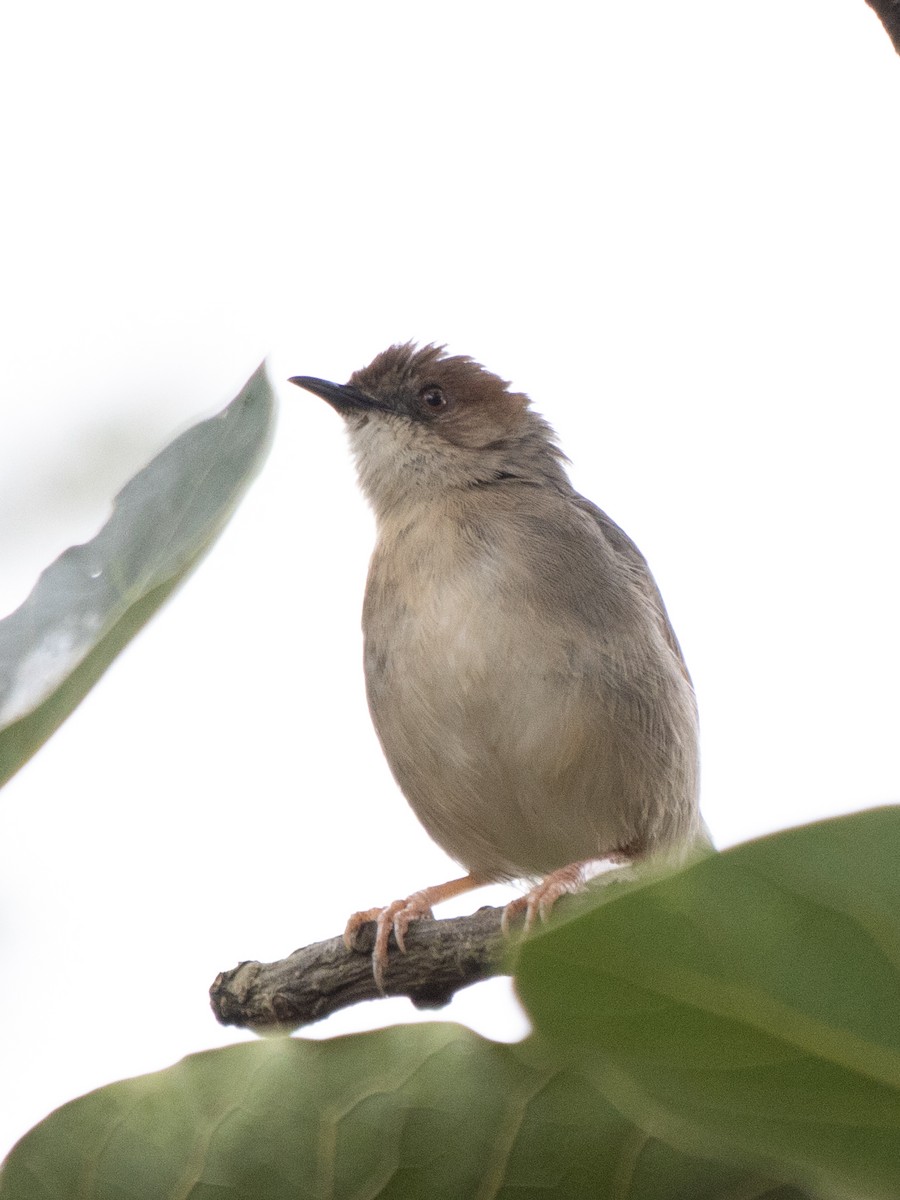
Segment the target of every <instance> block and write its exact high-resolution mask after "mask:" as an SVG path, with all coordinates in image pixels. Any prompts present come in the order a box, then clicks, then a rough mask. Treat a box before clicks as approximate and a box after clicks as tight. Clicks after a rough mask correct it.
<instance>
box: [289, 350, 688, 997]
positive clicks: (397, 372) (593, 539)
mask: <svg viewBox="0 0 900 1200" xmlns="http://www.w3.org/2000/svg"><path fill="white" fill-rule="evenodd" d="M291 382H292V383H295V384H297V385H298V386H300V387H302V388H305V389H306V390H307V391H310V392H313V393H315V394H316V395H318V396H321V397H322V398H323V399H325V400H327V401H328V403H329V404H331V405H332V407H333V408H335V409H336V410H337V411H338V412H339V413H340V414H341V416H342V417H343V418H344V421H345V423H346V427H347V429H348V431H349V435H350V443H351V446H352V450H353V454H354V456H355V459H356V466H357V470H358V475H359V482H360V485H361V487H362V490H363V492H364V493H365V495H366V497H367V498H368V500H369V502H370V504H371V506H372V508H373V510H374V513H375V518H376V523H377V544H376V546H375V551H374V553H373V555H372V561H371V565H370V568H369V577H368V582H367V584H366V594H365V602H364V607H363V631H364V635H365V656H364V657H365V677H366V689H367V693H368V700H369V708H370V711H371V714H372V720H373V722H374V725H375V729H376V731H377V733H378V737H379V738H380V740H381V745H382V747H383V748H384V753H385V755H386V757H387V760H388V763H389V764H390V767H391V770H392V771H393V773H394V776H395V778H396V780H397V783H398V784H399V785H400V788H401V790H402V792H403V794H404V795H405V797H406V799H407V800H408V801H409V803H410V805H411V806H412V808H413V811H414V812H415V814H416V816H417V817H418V818H419V820H420V821H421V822H422V824H423V825H424V826H425V829H426V830H427V831H428V833H429V834H430V835H431V836H432V837H433V838H434V840H435V841H436V842H437V843H438V844H439V845H440V846H442V847H443V848H444V849H445V850H446V851H447V853H448V854H449V855H450V856H451V857H452V858H454V859H456V860H457V861H458V862H460V863H461V864H462V865H463V866H464V867H465V868H466V870H467V872H468V874H467V875H466V876H464V877H463V878H461V879H455V880H452V881H451V882H449V883H445V884H440V885H437V886H434V887H427V888H425V889H424V890H423V891H421V892H416V893H415V894H413V895H412V896H409V897H407V898H405V899H403V900H397V901H394V903H392V904H389V905H387V906H386V907H384V908H380V909H372V910H371V911H368V912H363V913H357V914H356V915H355V916H354V917H351V919H350V922H349V924H348V931H351V930H352V929H354V928H355V927H357V926H358V925H359V924H361V923H362V922H363V921H365V920H372V919H375V920H377V933H376V943H375V950H374V955H373V959H374V968H375V975H376V979H377V980H378V981H379V983H380V984H381V983H382V982H383V979H384V971H385V965H386V962H387V950H388V941H389V938H390V934H391V931H392V930H393V931H394V934H395V936H396V939H397V942H398V944H399V946H400V948H401V949H403V948H404V942H403V939H404V934H405V932H406V929H407V928H408V926H409V923H410V921H411V920H414V919H415V918H417V917H421V916H426V915H427V916H430V915H431V906H432V905H433V904H436V903H438V902H439V901H441V900H446V899H448V898H449V897H451V896H455V895H458V894H460V893H462V892H465V891H468V890H469V889H471V888H476V887H479V886H481V885H483V884H485V883H488V882H493V881H497V880H510V879H524V878H531V879H534V878H537V877H544V878H543V881H542V882H541V883H539V884H538V885H537V886H536V887H534V888H532V890H531V891H530V892H529V893H528V895H527V896H524V897H522V898H520V899H519V900H514V901H513V902H512V904H511V905H509V906H508V908H507V912H506V914H505V916H506V917H507V918H508V917H511V916H515V915H516V914H517V913H520V912H522V911H524V912H525V914H526V922H527V924H531V923H532V922H533V920H534V919H535V916H536V915H537V914H540V915H541V916H542V917H543V916H544V915H545V914H546V912H547V911H548V910H549V907H550V906H551V905H552V904H553V902H554V900H555V899H556V898H558V896H560V895H561V894H562V893H563V892H566V891H573V890H576V889H577V888H578V887H579V886H580V884H581V882H582V880H583V875H584V869H585V867H586V865H587V864H589V863H590V862H592V861H594V860H598V859H609V860H613V861H614V862H618V863H627V862H634V861H636V860H639V859H642V858H644V857H645V856H647V855H649V854H651V853H654V852H657V851H661V850H667V851H671V852H674V853H676V854H678V853H681V852H682V851H686V850H687V849H689V848H690V847H691V846H692V844H694V843H695V842H698V841H700V840H701V839H702V838H703V836H704V834H703V824H702V821H701V819H700V814H699V807H698V747H697V712H696V705H695V701H694V692H693V688H692V685H691V680H690V676H689V675H688V672H687V668H686V667H685V664H684V659H683V658H682V654H681V650H680V648H679V645H678V641H677V640H676V637H675V634H674V632H673V631H672V627H671V625H670V624H669V619H668V617H667V615H666V610H665V607H664V606H663V602H662V598H661V596H660V594H659V591H658V589H657V587H656V584H655V582H654V580H653V576H652V575H651V574H650V571H649V568H648V567H647V564H646V562H645V560H644V558H643V556H642V555H641V553H640V551H639V550H638V549H637V547H636V546H635V545H634V543H633V542H632V541H631V540H630V539H629V538H628V537H627V536H626V535H625V534H624V533H623V532H622V530H621V529H619V527H618V526H617V525H616V524H615V523H614V522H613V521H611V520H610V518H609V517H608V516H606V514H605V513H603V512H601V511H600V509H599V508H596V507H595V506H594V505H593V504H591V502H590V501H589V500H585V499H584V497H583V496H580V495H579V494H578V493H577V492H576V491H575V490H574V489H573V487H572V485H571V483H570V482H569V479H568V476H567V475H566V472H565V469H564V467H563V463H564V461H566V460H565V456H564V455H563V453H562V451H561V450H560V449H559V448H558V446H557V444H556V441H555V436H554V434H553V431H552V429H551V428H550V426H549V425H548V424H547V422H546V421H545V420H544V419H543V418H542V417H541V416H539V415H538V414H537V413H536V412H535V411H534V410H533V409H532V408H531V407H530V402H529V400H528V397H527V396H525V395H522V394H521V393H519V392H514V391H511V390H510V386H509V384H508V383H506V382H504V381H503V380H502V379H500V378H498V376H496V375H493V374H491V373H490V372H489V371H487V370H485V368H484V367H482V366H480V365H479V364H478V363H476V362H475V361H473V360H472V359H471V358H467V357H463V356H457V355H454V356H450V355H447V354H446V353H445V352H444V349H443V347H438V346H433V345H432V346H425V347H424V348H421V349H419V348H417V347H416V346H415V345H413V344H412V343H410V344H407V345H398V346H391V347H390V349H388V350H385V351H384V352H383V353H381V354H379V355H378V356H377V358H375V359H374V361H373V362H371V363H370V364H369V366H367V367H364V368H363V369H362V370H359V371H356V372H355V373H354V374H353V375H352V376H351V377H350V381H349V382H348V383H346V384H338V383H330V382H328V381H327V380H323V379H316V378H312V377H310V376H296V377H294V378H293V379H292V380H291Z"/></svg>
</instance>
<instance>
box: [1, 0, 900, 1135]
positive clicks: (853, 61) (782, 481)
mask: <svg viewBox="0 0 900 1200" xmlns="http://www.w3.org/2000/svg"><path fill="white" fill-rule="evenodd" d="M0 111H2V112H3V114H4V117H3V127H2V165H3V179H4V182H3V188H2V199H0V206H2V209H0V211H2V222H0V225H2V228H0V239H2V240H0V328H2V329H3V338H2V341H0V379H2V396H3V399H2V401H0V404H2V413H3V431H4V436H3V438H2V442H0V561H2V564H3V570H2V573H0V612H8V611H11V610H12V609H13V608H15V607H16V606H17V605H18V604H19V603H20V602H21V601H22V600H23V599H24V597H25V595H26V594H27V593H28V591H29V590H30V588H31V586H32V584H33V583H34V580H35V578H36V577H37V575H38V573H39V572H40V570H41V569H42V568H43V567H44V566H45V565H46V564H47V563H48V562H50V561H51V560H52V559H53V558H54V557H55V556H56V555H57V554H59V553H60V552H61V551H62V550H63V549H64V548H65V547H66V546H68V545H70V544H72V543H73V542H79V541H84V540H86V539H87V538H89V537H91V536H92V535H93V533H94V532H95V531H96V529H97V528H98V527H99V525H100V524H102V523H103V521H104V520H105V519H106V517H107V515H108V512H109V504H110V500H111V498H112V496H113V495H114V494H115V492H116V491H117V490H118V489H119V488H120V487H121V486H122V484H123V483H124V482H125V481H126V480H127V479H128V478H129V477H130V476H131V475H132V474H134V472H135V471H136V470H138V469H139V468H140V467H141V466H142V465H143V464H144V463H145V462H146V461H147V460H148V459H149V458H150V457H151V455H152V454H153V453H155V452H156V451H157V450H158V449H159V448H161V446H163V445H164V444H165V443H166V442H167V441H169V440H170V439H171V437H172V436H174V434H176V433H177V432H180V431H181V429H183V428H184V427H186V426H187V425H188V424H190V423H192V422H193V421H194V420H196V419H198V418H200V417H204V416H206V415H208V414H209V413H210V412H212V411H214V410H216V409H218V408H220V407H221V406H223V405H224V404H225V403H226V402H227V401H228V400H229V399H230V398H231V397H232V396H233V395H234V394H235V393H236V392H237V391H238V390H239V388H240V386H241V385H242V384H243V382H244V380H245V379H246V377H247V376H248V375H249V374H250V373H251V372H252V370H253V368H254V367H255V366H256V364H257V362H258V361H259V360H260V359H261V358H262V357H263V356H264V355H266V354H269V355H270V368H271V374H272V377H273V379H275V380H276V381H277V382H278V386H279V390H280V392H281V398H282V407H281V415H280V421H279V428H278V431H277V435H276V440H275V444H274V448H273V451H272V454H271V457H270V459H269V461H268V463H267V464H266V466H265V468H264V471H263V474H262V475H261V477H260V478H259V479H258V481H257V482H256V484H255V485H254V487H253V489H252V490H251V492H250V493H249V494H248V496H247V499H246V501H245V503H244V504H243V506H242V507H241V509H240V510H239V511H238V514H237V515H236V517H235V519H234V521H233V522H232V524H231V525H230V526H229V528H228V529H227V530H226V532H225V534H224V535H223V537H222V538H221V541H220V542H219V543H218V545H217V546H216V547H215V549H214V550H213V552H212V554H211V555H210V557H209V558H208V559H207V560H206V561H205V562H204V563H203V564H202V565H201V567H200V569H199V570H198V571H197V573H196V574H195V575H194V576H193V577H192V578H191V579H190V580H189V582H188V583H187V585H186V586H185V587H184V588H183V589H182V590H181V591H180V592H179V593H178V594H177V595H176V596H175V598H174V599H173V600H172V601H171V602H170V604H169V605H168V606H167V608H166V609H165V610H164V611H163V612H161V613H160V614H159V615H158V616H157V618H156V619H155V620H154V621H153V622H152V624H151V625H150V627H149V628H147V629H146V630H145V631H144V632H143V633H142V634H141V635H140V637H139V638H138V639H137V640H136V642H135V643H133V644H132V646H131V647H130V648H129V649H128V650H127V651H126V653H125V654H123V655H122V657H121V658H120V659H119V660H118V662H117V663H116V664H115V665H114V667H113V668H112V669H111V670H110V671H109V672H108V674H107V675H106V677H105V678H104V679H103V680H102V681H101V683H100V685H99V686H98V687H97V688H96V689H95V691H94V692H93V693H92V694H91V695H90V696H89V697H88V699H87V700H86V701H85V702H84V703H83V705H82V706H81V707H80V709H79V710H78V711H77V712H76V713H75V714H74V715H73V716H72V717H71V718H70V720H69V721H68V722H67V723H66V724H65V725H64V726H63V728H62V729H61V730H60V731H59V733H58V734H57V735H56V736H55V737H54V738H53V739H52V740H51V742H50V743H48V745H47V746H46V747H45V748H44V749H43V750H42V751H41V752H40V753H39V754H38V755H37V757H36V758H35V759H34V760H33V761H32V762H31V763H30V764H29V765H28V766H27V767H26V768H25V769H24V770H23V771H22V772H21V773H20V774H19V775H18V776H17V777H16V778H15V779H14V780H13V781H12V782H11V783H10V784H9V785H8V786H7V788H6V789H5V793H4V795H2V796H0V1064H2V1068H0V1070H2V1082H0V1154H2V1152H3V1151H4V1150H5V1149H7V1148H8V1146H9V1145H10V1144H11V1142H12V1141H13V1139H14V1138H15V1137H17V1136H19V1135H20V1134H21V1133H23V1132H24V1131H25V1130H26V1129H27V1128H29V1127H30V1126H31V1125H32V1124H33V1123H34V1122H36V1121H37V1120H39V1119H40V1118H41V1117H42V1116H44V1115H45V1114H46V1112H48V1111H49V1110H50V1109H51V1108H52V1107H54V1106H56V1105H58V1104H60V1103H62V1102H63V1101H65V1100H67V1099H70V1098H72V1097H74V1096H76V1095H78V1094H80V1093H81V1092H84V1091H86V1090H88V1089H90V1088H93V1087H96V1086H99V1085H101V1084H103V1083H106V1082H109V1081H112V1080H115V1079H118V1078H122V1077H125V1076H128V1075H132V1074H136V1073H140V1072H144V1071H149V1070H154V1069H157V1068H161V1067H165V1066H167V1065H169V1064H170V1063H172V1062H174V1061H176V1060H177V1059H178V1058H179V1057H181V1056H182V1055H183V1054H185V1053H189V1052H191V1051H194V1050H200V1049H204V1048H207V1047H210V1046H215V1045H221V1044H225V1043H228V1042H231V1041H234V1040H236V1039H240V1038H244V1037H245V1036H246V1035H243V1034H240V1033H236V1032H234V1031H227V1030H223V1029H221V1028H220V1027H219V1026H217V1025H216V1023H215V1021H214V1019H213V1017H212V1016H211V1014H210V1012H209V1010H208V1007H207V998H206V992H207V988H208V986H209V984H210V982H211V981H212V979H213V977H214V976H215V975H216V973H217V972H218V971H219V970H221V969H224V968H227V967H231V966H233V965H234V964H235V963H237V961H238V960H239V959H243V958H260V959H274V958H280V957H282V956H283V955H284V954H286V953H288V952H289V951H291V950H292V949H294V948H295V947H296V946H298V945H302V944H305V943H307V942H311V941H315V940H319V939H321V938H325V937H330V936H332V935H333V934H335V933H337V932H338V931H339V930H340V929H341V928H342V926H343V922H344V920H345V918H346V916H347V914H348V913H349V912H351V911H352V910H354V909H357V908H361V907H368V906H369V905H371V904H374V903H376V902H386V901H388V900H390V899H392V898H394V897H395V896H398V895H404V894H406V893H408V892H409V891H412V890H414V889H415V888H417V887H420V886H422V885H425V884H428V883H434V882H438V881H441V880H443V879H445V878H450V877H452V876H453V875H454V874H455V873H457V868H456V867H455V865H454V864H452V863H450V862H449V860H447V859H446V858H445V857H444V855H443V854H442V853H441V852H440V851H439V850H438V849H437V848H436V847H435V846H433V845H432V844H431V843H430V842H429V840H428V839H427V837H426V836H425V834H424V832H423V831H421V830H420V828H419V827H418V825H417V823H416V821H415V819H414V817H413V816H412V815H411V813H410V812H409V811H408V810H407V808H406V805H405V802H404V801H403V800H402V798H401V797H400V796H399V794H398V792H397V790H396V788H395V786H394V784H393V782H392V780H391V777H390V774H389V772H388V769H387V767H386V765H385V763H384V761H383V759H382V757H381V754H380V751H379V748H378V745H377V742H376V739H375V736H374V734H373V732H372V730H371V728H370V726H369V721H368V715H367V712H366V708H365V700H364V694H363V682H362V670H361V662H360V658H361V639H360V633H359V609H360V603H361V597H362V589H363V583H364V578H365V570H366V563H367V558H368V552H369V549H370V546H371V541H372V522H371V518H370V516H369V514H368V512H367V510H366V508H365V505H364V502H363V501H362V499H361V497H360V496H359V493H358V492H357V490H356V487H355V482H354V477H353V470H352V465H351V462H350V459H349V455H348V453H347V449H346V446H345V442H344V436H343V431H342V429H341V422H340V419H339V418H338V417H337V416H336V414H335V413H334V412H332V411H331V410H330V409H329V408H328V407H327V405H325V404H324V403H322V402H321V401H318V400H316V399H315V398H314V397H312V396H309V395H306V394H304V393H302V392H299V391H297V390H296V389H294V388H292V387H290V386H288V385H282V384H281V382H280V381H282V380H283V379H284V378H285V377H286V376H288V375H290V374H296V373H305V374H314V375H321V376H325V377H328V378H334V379H337V380H344V379H346V378H347V376H348V375H349V374H350V372H351V371H352V370H353V369H354V368H356V367H358V366H361V365H362V364H364V363H366V362H367V361H369V359H370V358H371V357H372V356H373V355H374V354H375V353H376V352H377V351H379V350H381V349H383V348H384V347H385V346H387V345H388V344H390V343H391V342H394V341H404V340H406V339H408V338H410V337H412V338H416V339H418V340H422V341H430V340H435V341H440V342H446V343H448V345H449V347H450V348H451V349H452V350H453V351H454V352H457V353H470V354H473V355H474V356H475V357H477V358H478V359H480V360H481V361H483V362H484V363H485V364H486V365H487V366H488V367H489V368H490V369H492V370H494V371H496V372H498V373H499V374H501V375H503V376H504V377H506V378H509V379H511V380H512V381H513V382H514V383H515V385H516V387H517V388H521V389H523V390H525V391H527V392H528V393H529V394H530V395H531V396H532V397H533V399H534V401H535V404H536V406H537V407H538V408H539V409H540V410H541V411H542V412H543V413H545V415H546V416H547V417H548V418H549V419H550V421H551V422H552V423H553V424H554V425H555V427H556V428H557V430H558V432H559V434H560V437H561V440H562V444H563V447H564V448H565V449H566V450H567V452H568V453H569V455H570V457H571V458H572V459H573V460H574V465H573V468H572V474H573V478H574V480H575V482H576V484H577V486H578V487H579V488H580V489H581V490H582V491H584V492H585V493H586V494H587V495H588V496H590V497H591V499H593V500H595V501H596V502H597V503H599V504H600V505H601V507H603V508H604V509H606V510H607V511H608V512H609V513H610V515H611V516H612V517H614V519H615V520H617V521H618V522H619V523H620V524H622V525H623V526H624V528H625V529H626V530H627V531H628V532H629V533H630V534H631V535H632V537H634V539H635V540H636V541H637V543H638V544H639V545H640V546H641V548H642V549H643V551H644V553H645V554H646V555H647V557H648V558H649V560H650V563H651V566H652V567H653V569H654V572H655V574H656V576H657V579H658V581H659V583H660V585H661V588H662V590H663V594H664V596H665V598H666V601H667V604H668V606H669V610H670V614H671V616H672V618H673V622H674V624H675V627H676V629H677V632H678V635H679V637H680V639H681V641H682V645H683V647H684V650H685V653H686V656H687V659H688V662H689V665H690V667H691V670H692V673H693V675H694V679H695V682H696V685H697V690H698V694H699V699H700V706H701V718H702V727H703V753H704V764H705V765H704V811H705V814H706V817H707V820H708V822H709V824H710V826H711V828H712V830H713V833H714V835H715V837H716V840H717V842H718V843H719V844H720V845H722V846H725V845H729V844H731V843H734V842H736V841H740V840H743V839H745V838H748V837H751V836H754V835H756V834H759V833H764V832H767V831H770V830H774V829H778V828H782V827H784V826H788V825H792V824H796V823H800V822H804V821H807V820H811V819H815V818H817V817H821V816H825V815H830V814H834V813H840V812H845V811H848V810H851V809H856V808H862V807H866V806H868V805H871V804H879V803H884V802H893V801H896V800H897V799H898V798H900V764H898V761H897V752H896V742H897V720H898V704H897V680H898V677H900V637H898V622H897V606H898V591H900V589H898V582H900V578H898V574H900V573H898V565H897V562H898V551H897V501H896V495H897V473H898V470H897V459H898V454H897V428H896V424H897V417H896V413H897V400H898V384H897V337H898V328H900V298H898V289H900V283H898V281H900V242H898V239H897V236H896V235H897V214H898V212H900V159H898V155H897V127H898V113H900V62H898V60H897V57H896V56H895V54H894V52H893V50H892V48H891V46H890V43H889V41H888V39H887V37H886V36H885V34H884V32H883V31H882V29H881V27H880V25H879V24H878V22H877V19H876V18H875V17H874V15H873V14H872V13H871V12H870V10H869V9H868V8H867V7H866V5H865V4H864V3H863V0H761V2H760V3H757V4H755V5H753V6H747V5H730V4H722V3H721V0H684V3H682V4H677V5H675V4H671V3H668V2H666V0H652V2H650V3H645V4H641V5H635V4H631V3H628V2H626V0H622V2H620V3H615V4H612V3H607V4H601V5H594V6H589V5H587V4H574V3H563V4H560V5H557V6H556V7H555V9H554V10H553V13H552V15H550V10H549V9H548V8H547V7H546V6H545V5H543V4H536V3H534V4H532V3H522V0H518V2H517V3H511V2H495V3H490V4H482V3H479V4H472V3H461V4H456V5H454V6H453V7H452V8H450V9H447V8H446V7H438V6H429V5H422V4H420V3H417V4H413V3H409V4H406V3H386V4H378V5H372V4H362V3H360V4H347V3H343V4H341V3H329V4H321V3H319V4H302V3H279V2H276V0H272V2H268V3H267V2H257V3H256V4H254V5H252V6H251V5H245V4H233V3H223V2H222V0H216V2H215V3H211V2H208V0H201V2H196V3H195V2H187V3H186V2H185V0H179V2H178V3H172V2H170V0H167V2H163V3H156V4H154V5H152V6H144V7H143V8H139V7H138V6H136V5H122V4H119V3H109V4H98V3H86V4H79V5H69V4H63V3H59V2H58V3H52V2H51V3H39V2H35V3H31V4H29V5H16V6H12V5H9V6H5V7H4V11H3V13H2V16H0ZM507 894H508V892H500V891H499V890H498V891H497V892H495V893H494V894H493V895H491V893H488V892H485V893H479V894H476V895H475V896H474V897H469V898H463V899H461V900H460V901H459V902H457V903H456V904H454V905H447V906H445V909H444V910H443V911H444V912H445V913H450V912H452V911H466V909H472V908H474V907H475V906H477V904H479V903H486V902H488V901H489V900H494V902H497V901H498V900H499V898H500V897H501V895H502V896H503V897H505V896H506V895H507ZM441 1015H442V1017H446V1018H448V1019H454V1018H455V1019H458V1020H462V1021H465V1022H467V1023H469V1024H471V1025H473V1026H474V1027H475V1028H477V1029H479V1030H480V1031H482V1032H485V1033H486V1034H488V1035H489V1036H493V1037H499V1038H515V1037H517V1036H519V1035H520V1034H521V1032H522V1030H523V1029H524V1023H523V1020H522V1018H521V1016H520V1015H519V1014H518V1012H517V1010H516V1009H515V1008H514V1006H513V1003H512V1001H511V999H510V998H509V991H508V987H507V985H506V983H505V982H503V981H496V982H494V983H492V984H489V985H483V986H482V987H480V988H476V989H471V990H470V991H469V992H467V993H464V994H463V995H462V996H460V997H459V998H458V999H457V1000H456V1001H455V1002H454V1004H453V1005H452V1006H451V1007H450V1008H449V1009H447V1010H446V1011H445V1013H443V1014H441ZM411 1019H417V1016H416V1014H415V1013H414V1011H413V1010H412V1008H411V1007H410V1006H409V1005H408V1004H407V1003H406V1002H405V1001H391V1002H384V1003H380V1004H377V1005H367V1006H365V1007H362V1008H359V1009H356V1010H353V1011H352V1012H349V1013H345V1014H340V1015H338V1016H337V1017H335V1018H333V1019H332V1020H331V1021H330V1022H326V1023H325V1024H324V1025H322V1026H321V1027H318V1028H317V1029H316V1030H314V1031H313V1036H326V1035H330V1034H332V1033H337V1032H343V1031H346V1030H351V1029H357V1028H363V1027H370V1026H373V1025H377V1024H381V1023H384V1022H387V1021H396V1020H411Z"/></svg>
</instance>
